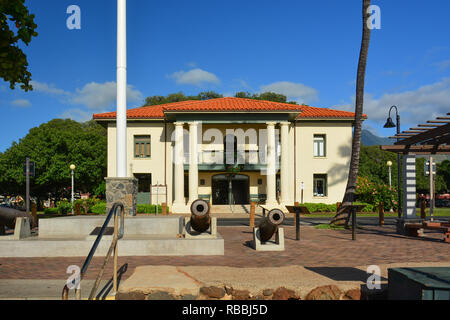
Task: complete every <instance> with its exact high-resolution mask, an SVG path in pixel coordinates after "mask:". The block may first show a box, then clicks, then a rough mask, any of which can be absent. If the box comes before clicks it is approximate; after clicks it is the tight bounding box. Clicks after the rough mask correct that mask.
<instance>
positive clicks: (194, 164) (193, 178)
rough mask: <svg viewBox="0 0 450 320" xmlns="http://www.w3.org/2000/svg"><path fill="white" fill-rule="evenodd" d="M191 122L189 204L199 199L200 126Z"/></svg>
mask: <svg viewBox="0 0 450 320" xmlns="http://www.w3.org/2000/svg"><path fill="white" fill-rule="evenodd" d="M197 124H198V123H197V122H189V203H192V202H193V201H195V200H197V199H198V140H197V138H198V131H197V130H198V126H197Z"/></svg>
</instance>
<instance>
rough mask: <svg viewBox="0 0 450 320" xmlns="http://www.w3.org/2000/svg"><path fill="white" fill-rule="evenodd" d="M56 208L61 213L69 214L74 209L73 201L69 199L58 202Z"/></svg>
mask: <svg viewBox="0 0 450 320" xmlns="http://www.w3.org/2000/svg"><path fill="white" fill-rule="evenodd" d="M56 209H57V211H58V213H60V214H67V213H69V212H70V211H72V203H70V202H69V201H67V200H61V201H58V202H57V203H56Z"/></svg>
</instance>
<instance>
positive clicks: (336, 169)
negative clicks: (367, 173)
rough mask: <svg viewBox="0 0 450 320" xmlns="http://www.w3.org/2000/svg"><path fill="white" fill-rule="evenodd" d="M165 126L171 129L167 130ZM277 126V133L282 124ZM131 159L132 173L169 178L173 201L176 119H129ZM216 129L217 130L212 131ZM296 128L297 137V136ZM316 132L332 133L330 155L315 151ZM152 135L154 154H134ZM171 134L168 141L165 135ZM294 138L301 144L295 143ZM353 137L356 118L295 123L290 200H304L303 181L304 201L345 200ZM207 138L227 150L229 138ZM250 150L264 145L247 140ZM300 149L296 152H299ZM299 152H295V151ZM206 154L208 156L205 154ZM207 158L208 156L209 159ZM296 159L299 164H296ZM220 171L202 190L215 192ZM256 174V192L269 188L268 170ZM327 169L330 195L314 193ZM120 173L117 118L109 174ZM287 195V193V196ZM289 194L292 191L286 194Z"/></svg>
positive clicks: (111, 138) (203, 176)
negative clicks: (139, 138) (137, 139)
mask: <svg viewBox="0 0 450 320" xmlns="http://www.w3.org/2000/svg"><path fill="white" fill-rule="evenodd" d="M165 127H166V128H167V132H166V133H165V132H164V130H165ZM201 127H202V131H203V132H205V131H206V130H208V129H214V128H216V129H218V130H219V131H220V132H221V133H222V136H223V137H224V136H225V133H226V129H227V128H228V129H238V128H242V129H244V131H245V130H247V129H249V128H254V129H256V130H257V132H258V130H259V129H265V128H266V126H265V125H264V124H242V125H236V124H214V125H212V124H205V125H203V126H201ZM276 128H277V134H278V133H279V131H278V126H277V127H276ZM127 130H128V131H127V165H128V175H129V176H132V175H133V174H136V173H151V174H152V184H156V183H157V182H159V183H160V184H167V186H168V195H167V201H168V203H169V205H170V204H171V203H172V199H173V183H172V182H173V170H174V167H173V161H172V153H173V143H172V142H171V135H172V133H173V131H174V125H173V124H172V123H167V124H165V123H164V122H162V121H139V122H129V123H128V129H127ZM184 130H185V135H188V132H189V126H188V124H185V125H184ZM210 132H211V131H210ZM294 132H295V137H294ZM314 134H324V135H326V157H324V158H315V157H314V156H313V136H314ZM135 135H150V136H151V158H149V159H140V158H134V150H133V148H134V136H135ZM165 137H167V138H166V141H165ZM294 139H295V140H296V144H297V145H296V147H294ZM351 139H352V123H351V121H346V122H345V121H299V122H297V123H296V127H295V128H294V124H291V125H290V126H289V155H288V163H289V165H288V170H289V175H288V177H289V180H288V181H287V183H288V188H287V189H288V190H290V191H291V194H290V195H289V196H288V197H287V198H288V199H289V203H285V204H293V203H294V201H299V202H300V201H301V182H304V185H305V189H304V198H303V201H304V202H324V203H335V202H338V201H341V200H342V197H343V194H344V190H345V186H346V182H347V175H348V166H349V162H350V154H351ZM219 140H220V139H217V141H215V143H214V141H213V143H211V142H210V141H204V142H203V144H202V146H200V147H199V151H200V152H201V151H202V150H208V149H209V150H220V151H222V150H223V140H222V141H219ZM187 147H188V139H187V137H185V150H184V152H185V153H186V152H188V149H187ZM245 150H258V146H257V145H253V144H248V143H246V146H245ZM294 150H295V151H296V152H294ZM294 153H295V155H294ZM201 159H202V158H201ZM203 160H206V158H205V159H203ZM294 160H296V164H294ZM219 173H220V172H203V171H200V172H199V181H200V179H205V183H206V184H205V185H204V186H201V185H200V183H199V189H198V193H199V194H211V177H212V175H215V174H219ZM244 174H247V175H249V176H250V194H258V193H263V194H264V193H266V179H265V175H264V173H261V172H244ZM314 174H327V177H328V181H327V183H328V188H327V189H328V194H327V196H326V197H314V196H313V175H314ZM115 175H116V128H115V123H114V122H111V123H109V124H108V177H114V176H115ZM258 178H262V179H263V185H262V186H259V185H258V184H257V179H258ZM282 197H283V196H282ZM283 198H286V197H283Z"/></svg>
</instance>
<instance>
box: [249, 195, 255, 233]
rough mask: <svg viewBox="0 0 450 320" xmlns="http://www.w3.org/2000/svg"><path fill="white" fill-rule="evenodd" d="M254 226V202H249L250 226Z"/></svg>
mask: <svg viewBox="0 0 450 320" xmlns="http://www.w3.org/2000/svg"><path fill="white" fill-rule="evenodd" d="M254 226H255V203H254V202H253V201H252V202H251V203H250V227H254Z"/></svg>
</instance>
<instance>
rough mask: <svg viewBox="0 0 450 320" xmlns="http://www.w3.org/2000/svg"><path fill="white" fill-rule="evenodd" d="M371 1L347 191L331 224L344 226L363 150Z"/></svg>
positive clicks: (365, 6)
mask: <svg viewBox="0 0 450 320" xmlns="http://www.w3.org/2000/svg"><path fill="white" fill-rule="evenodd" d="M369 7H370V0H363V35H362V41H361V51H360V53H359V63H358V74H357V79H356V103H355V123H354V131H353V140H352V156H351V160H350V168H349V174H348V181H347V187H346V189H345V195H344V199H343V200H342V206H341V208H340V209H339V210H338V212H337V214H336V216H335V217H334V218H333V219H332V220H331V222H330V224H342V223H343V222H344V221H347V218H348V215H349V210H347V209H346V207H348V206H349V205H351V204H352V203H353V202H354V200H355V191H356V179H357V177H358V168H359V153H360V149H361V132H362V120H363V104H364V80H365V76H366V65H367V56H368V52H369V44H370V28H369V26H368V24H367V21H368V19H369V17H370V14H369V12H368V9H369Z"/></svg>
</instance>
